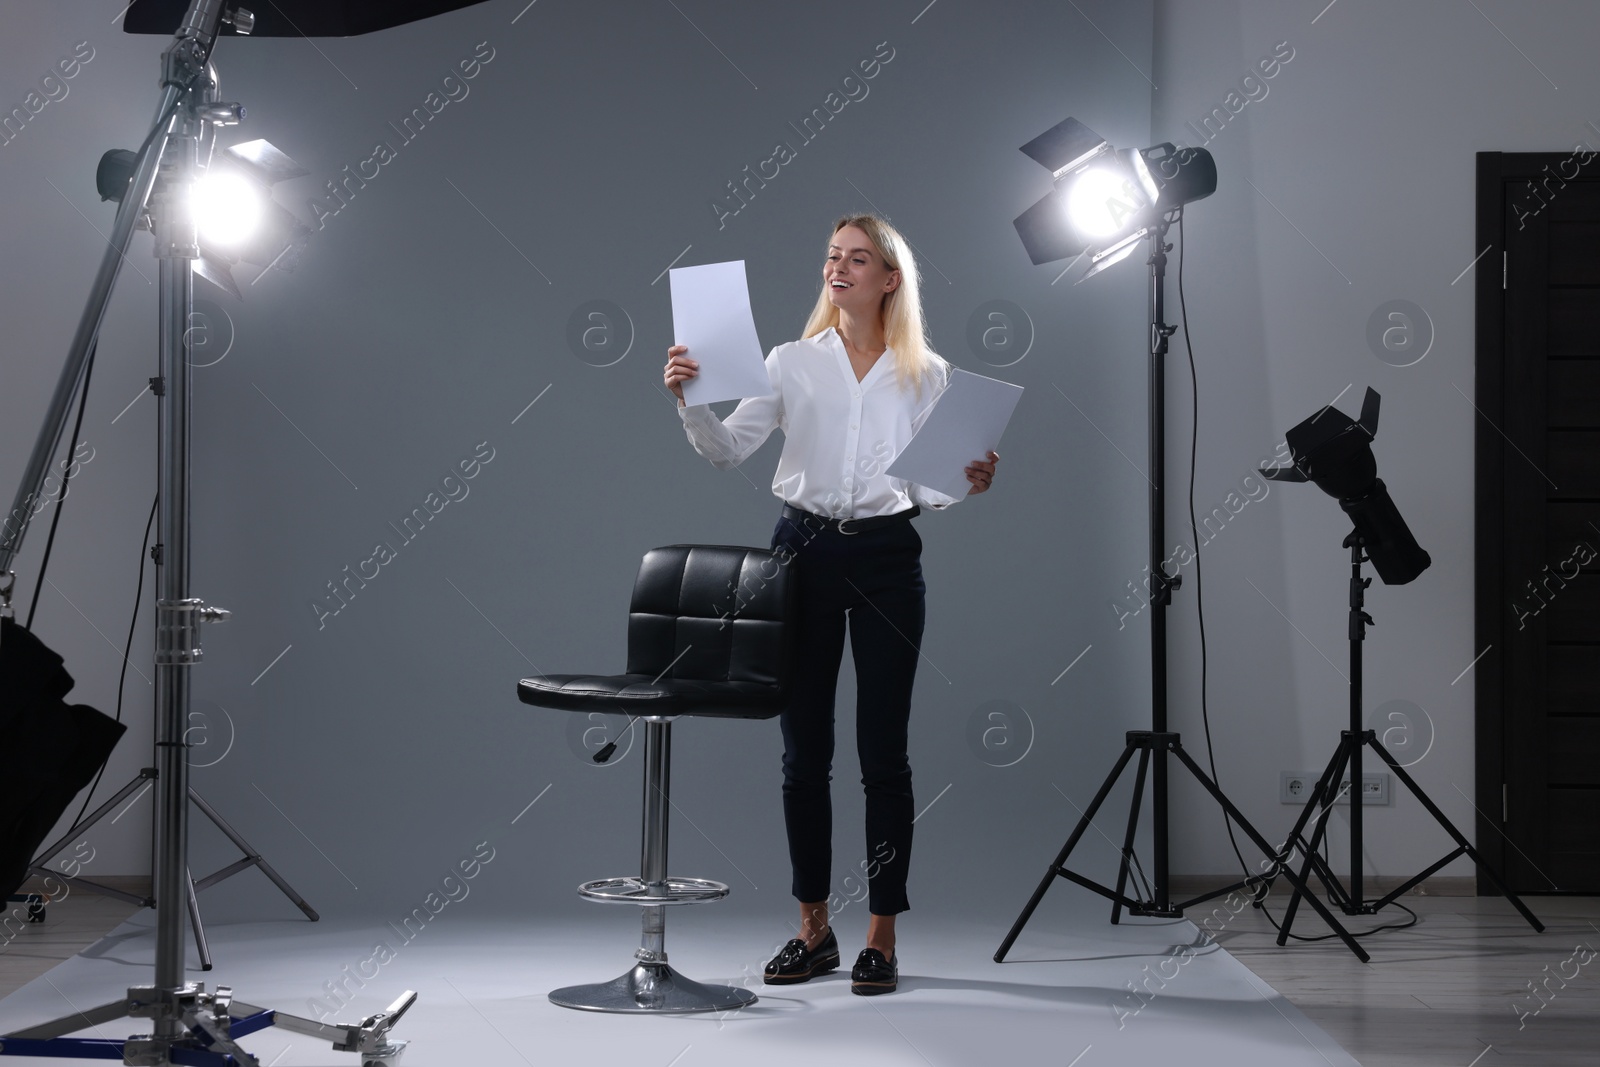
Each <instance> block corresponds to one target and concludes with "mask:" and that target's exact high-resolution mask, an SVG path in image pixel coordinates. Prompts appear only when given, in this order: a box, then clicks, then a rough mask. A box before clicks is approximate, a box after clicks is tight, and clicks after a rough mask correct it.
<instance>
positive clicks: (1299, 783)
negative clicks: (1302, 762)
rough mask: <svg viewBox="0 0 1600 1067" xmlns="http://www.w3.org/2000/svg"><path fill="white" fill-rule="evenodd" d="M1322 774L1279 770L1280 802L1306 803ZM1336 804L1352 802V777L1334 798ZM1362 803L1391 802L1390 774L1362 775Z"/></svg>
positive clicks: (1364, 804) (1347, 779)
mask: <svg viewBox="0 0 1600 1067" xmlns="http://www.w3.org/2000/svg"><path fill="white" fill-rule="evenodd" d="M1321 777H1322V776H1321V775H1320V774H1313V773H1312V772H1310V771H1279V772H1278V802H1279V803H1281V804H1304V803H1305V802H1306V801H1308V800H1310V799H1311V791H1312V790H1313V789H1315V788H1316V787H1317V780H1318V779H1319V778H1321ZM1334 803H1335V804H1349V803H1350V779H1349V778H1346V779H1345V780H1344V781H1343V782H1342V783H1341V787H1340V789H1339V793H1338V796H1337V797H1335V798H1334ZM1361 803H1362V805H1363V806H1367V805H1386V804H1388V803H1389V776H1388V775H1387V774H1363V775H1362V776H1361Z"/></svg>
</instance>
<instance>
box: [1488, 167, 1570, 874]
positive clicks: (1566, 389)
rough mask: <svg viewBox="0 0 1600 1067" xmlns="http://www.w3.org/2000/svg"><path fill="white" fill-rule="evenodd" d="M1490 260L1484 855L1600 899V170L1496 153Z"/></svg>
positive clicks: (1509, 869)
mask: <svg viewBox="0 0 1600 1067" xmlns="http://www.w3.org/2000/svg"><path fill="white" fill-rule="evenodd" d="M1477 247H1478V248H1479V249H1480V250H1482V249H1484V248H1486V247H1487V248H1488V254H1486V255H1485V256H1484V257H1483V258H1482V259H1481V260H1480V261H1479V263H1478V278H1477V364H1478V365H1477V395H1476V397H1475V403H1476V405H1477V407H1478V409H1479V418H1478V428H1477V497H1478V499H1477V516H1476V526H1477V531H1476V533H1477V634H1478V645H1477V650H1476V651H1478V652H1481V653H1484V655H1483V658H1482V659H1481V660H1480V661H1479V663H1478V666H1477V668H1476V671H1477V699H1478V715H1477V718H1478V729H1477V742H1478V744H1477V749H1478V756H1477V794H1478V795H1477V806H1478V811H1479V822H1478V840H1477V843H1478V846H1479V848H1480V849H1481V850H1482V852H1483V853H1484V855H1485V857H1486V858H1489V859H1490V861H1491V862H1493V863H1495V864H1496V866H1497V867H1498V869H1500V870H1502V871H1504V872H1505V873H1506V874H1507V875H1508V880H1509V882H1510V885H1511V887H1512V888H1513V889H1514V890H1515V891H1517V892H1524V893H1539V892H1565V893H1595V892H1600V158H1596V156H1595V153H1594V152H1592V151H1589V150H1587V149H1580V150H1575V151H1574V152H1572V153H1570V154H1569V153H1538V154H1515V155H1513V154H1502V153H1488V152H1486V153H1480V154H1479V156H1478V242H1477ZM1480 891H1486V892H1492V890H1491V889H1489V888H1488V887H1486V886H1483V885H1481V884H1480Z"/></svg>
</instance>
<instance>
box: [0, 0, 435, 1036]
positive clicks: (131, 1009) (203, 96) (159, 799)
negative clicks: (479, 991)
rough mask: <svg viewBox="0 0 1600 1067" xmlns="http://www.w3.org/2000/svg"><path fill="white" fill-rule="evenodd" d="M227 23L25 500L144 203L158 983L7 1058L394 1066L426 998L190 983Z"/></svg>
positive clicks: (135, 189)
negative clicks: (208, 286) (400, 1034)
mask: <svg viewBox="0 0 1600 1067" xmlns="http://www.w3.org/2000/svg"><path fill="white" fill-rule="evenodd" d="M222 19H223V12H222V2H221V0H193V3H192V4H191V5H190V8H189V10H188V13H187V15H186V16H185V18H184V21H183V23H182V24H181V26H180V28H179V30H178V33H177V36H176V37H175V38H174V40H173V43H172V45H171V46H170V47H169V48H168V49H167V51H166V52H164V53H163V54H162V86H163V91H162V102H161V106H160V108H159V109H158V110H157V112H156V123H155V128H154V129H153V130H152V132H151V136H150V138H149V140H148V141H147V142H146V145H145V147H144V150H143V152H142V154H141V155H140V156H139V158H138V163H137V167H136V169H135V172H134V175H133V178H132V180H131V181H130V183H129V186H128V188H127V190H126V192H125V193H124V195H123V197H122V201H121V204H120V205H119V207H118V210H117V219H116V223H115V224H114V226H113V228H112V237H111V240H110V242H109V247H108V248H107V250H106V254H105V256H104V258H103V259H102V261H101V265H100V271H99V273H98V274H97V275H96V278H95V283H94V288H93V291H92V293H91V295H90V298H89V303H88V306H87V308H86V309H85V311H84V315H83V318H82V319H81V320H80V322H79V324H78V331H77V334H76V335H75V337H74V339H73V347H72V351H71V353H70V355H69V357H68V362H67V365H66V367H65V368H64V369H63V371H62V376H61V379H60V382H59V383H58V384H57V387H56V392H55V396H54V400H53V403H52V408H51V412H50V415H49V416H48V417H47V421H46V425H45V427H44V429H43V430H42V431H41V433H40V437H39V442H38V444H37V445H36V446H35V450H34V454H33V456H32V458H31V460H30V463H29V467H28V478H29V479H30V480H29V481H25V483H24V485H23V486H22V488H21V489H20V490H19V494H18V501H19V505H20V506H21V507H23V508H26V505H27V504H28V503H29V502H30V501H31V500H32V499H34V498H35V496H36V495H37V493H38V490H39V488H40V486H41V485H42V484H43V475H44V471H45V469H46V468H47V467H48V465H49V462H50V459H51V457H52V456H53V455H54V451H55V448H56V445H57V444H58V443H59V441H60V437H61V429H62V427H63V425H64V424H65V421H66V412H67V409H68V407H69V406H70V403H71V399H72V395H73V394H74V393H75V392H76V384H77V383H78V382H79V381H80V379H81V377H82V371H83V367H84V362H85V359H86V357H87V354H88V352H89V349H90V346H91V345H92V344H93V342H94V339H95V336H96V335H97V333H98V331H99V327H100V323H101V321H102V319H103V317H104V314H105V309H106V304H107V301H108V299H109V296H110V293H111V289H112V286H113V284H114V282H115V281H116V276H117V273H118V270H119V267H120V264H121V261H122V260H123V259H124V258H125V257H126V253H127V248H128V244H129V240H130V238H131V237H132V233H133V229H134V226H135V224H136V223H137V222H139V221H140V219H141V217H142V216H143V215H144V214H145V211H146V208H147V206H148V210H149V215H150V219H151V228H152V232H153V234H154V237H155V254H156V256H157V257H158V258H159V282H158V293H159V295H158V300H159V319H158V337H159V348H160V374H159V376H158V378H157V379H156V382H155V383H154V384H155V393H156V397H157V401H158V403H159V405H160V425H159V432H158V438H159V446H158V452H159V457H158V467H157V469H158V472H159V492H160V507H159V527H158V529H159V536H158V542H159V544H160V545H161V554H160V558H159V561H158V562H159V564H160V574H159V577H158V580H157V602H156V638H155V671H156V677H155V687H156V699H155V706H156V768H155V798H156V804H155V808H156V820H155V829H156V840H155V846H156V849H155V851H156V860H155V878H154V882H155V886H154V889H155V899H156V958H155V981H154V983H153V984H151V985H146V986H135V987H133V988H130V989H129V990H128V991H127V995H126V996H125V997H122V998H120V999H117V1000H114V1001H111V1002H109V1003H106V1004H102V1005H99V1006H97V1007H93V1008H89V1009H87V1010H85V1011H81V1012H74V1013H73V1014H72V1015H70V1016H66V1017H64V1018H61V1019H57V1020H54V1021H52V1022H48V1023H44V1024H41V1025H39V1026H35V1027H31V1028H29V1029H27V1030H24V1031H20V1032H18V1033H14V1034H7V1035H4V1036H0V1055H7V1056H49V1057H67V1056H71V1057H82V1058H94V1059H119V1058H120V1059H122V1061H123V1062H124V1063H129V1064H149V1065H166V1064H178V1063H182V1064H202V1065H216V1067H258V1065H259V1061H258V1060H257V1059H256V1057H254V1056H253V1055H251V1054H250V1053H249V1052H247V1051H245V1050H244V1049H243V1048H241V1047H240V1046H239V1045H238V1044H237V1039H238V1038H240V1037H243V1036H245V1035H246V1034H249V1033H253V1032H254V1031H256V1030H260V1029H263V1028H265V1027H268V1026H277V1027H281V1028H283V1029H287V1030H291V1031H293V1032H295V1033H300V1034H306V1035H310V1036H313V1037H318V1038H323V1039H327V1040H329V1041H331V1042H332V1043H333V1047H334V1048H335V1049H336V1050H339V1051H348V1052H356V1053H359V1054H360V1056H361V1058H362V1063H363V1067H368V1065H388V1064H392V1063H394V1061H395V1060H396V1059H397V1058H398V1057H399V1055H400V1053H401V1052H402V1051H403V1049H404V1047H405V1042H401V1041H391V1040H390V1037H389V1032H390V1029H391V1027H393V1025H394V1024H395V1023H396V1022H398V1021H399V1019H400V1017H401V1016H402V1015H403V1014H404V1013H405V1012H406V1011H407V1010H408V1009H409V1008H410V1006H411V1005H412V1004H413V1003H414V1002H415V1001H416V994H415V993H413V992H411V991H409V990H408V991H406V992H405V993H404V994H402V995H401V996H400V998H399V999H397V1000H396V1001H395V1002H394V1003H393V1004H391V1005H390V1006H389V1008H388V1010H386V1011H383V1012H379V1013H377V1014H375V1015H371V1016H368V1017H367V1018H366V1019H364V1020H363V1021H362V1022H360V1023H355V1024H328V1023H321V1022H317V1021H315V1020H311V1019H305V1018H300V1017H297V1016H291V1015H287V1014H285V1013H281V1012H277V1011H274V1010H271V1009H268V1008H261V1007H256V1006H254V1005H250V1004H245V1003H243V1002H240V1001H236V1000H234V999H233V993H232V990H231V989H228V988H226V987H220V988H218V989H217V991H216V992H215V993H207V992H206V991H205V987H204V986H203V985H199V984H196V983H193V982H188V981H186V980H185V974H184V969H185V944H184V921H185V917H184V913H183V910H182V906H181V905H180V903H179V902H180V901H182V900H185V899H189V893H190V885H191V881H190V878H189V868H188V848H189V799H190V788H189V762H188V753H189V744H188V741H187V739H186V736H185V731H186V730H187V727H188V722H189V715H188V712H189V698H190V690H189V670H190V668H191V667H192V666H193V665H194V664H196V663H197V662H199V660H200V655H201V651H200V647H199V646H200V639H199V623H200V622H201V621H217V620H220V619H221V618H223V617H224V616H225V613H224V612H221V611H220V610H219V609H217V608H212V607H208V606H207V605H206V604H205V603H204V602H203V601H201V600H200V599H199V598H197V597H191V596H190V595H189V563H190V559H189V544H190V536H189V534H190V529H189V526H190V501H189V454H190V438H189V426H190V392H189V386H190V365H189V359H188V344H187V331H188V327H189V323H190V315H191V312H192V310H193V298H194V273H193V272H194V269H195V261H196V260H197V259H198V258H199V256H200V251H199V247H198V235H197V230H196V225H195V220H194V218H193V215H192V212H191V207H190V203H189V191H190V189H191V187H192V185H193V182H194V179H195V175H196V173H197V170H198V165H199V146H200V142H201V140H202V138H203V136H204V134H205V129H206V126H207V124H208V123H214V124H223V125H229V124H232V123H233V122H237V121H238V119H239V118H240V117H242V115H243V108H242V107H240V106H239V105H237V104H221V103H219V102H218V101H217V99H216V92H217V87H216V79H215V75H214V73H213V72H212V70H211V68H210V53H211V48H212V46H213V44H214V43H215V41H216V37H217V33H218V29H219V24H220V23H221V21H222ZM229 19H230V21H231V22H232V23H233V25H234V26H235V28H236V29H237V30H239V31H240V32H248V31H249V29H250V28H251V25H252V24H253V21H254V19H253V16H251V15H249V13H248V12H242V11H235V12H234V13H232V14H231V15H230V16H229ZM158 177H159V178H160V179H161V182H160V184H159V185H158V183H157V179H158ZM27 513H28V512H27V511H26V510H21V511H13V514H22V515H26V514H27ZM19 541H20V531H16V532H14V533H13V535H12V536H11V537H10V538H9V539H8V540H7V541H5V542H4V543H0V575H3V574H6V573H8V572H9V564H10V562H11V559H12V557H13V556H14V555H15V552H16V549H17V545H18V542H19ZM247 851H249V850H248V849H247ZM219 873H220V872H219ZM214 879H215V876H213V880H214ZM125 1017H133V1018H142V1019H150V1020H151V1021H152V1023H153V1026H152V1032H151V1033H149V1034H143V1035H138V1036H135V1037H130V1038H128V1039H127V1040H125V1041H107V1040H102V1039H84V1038H69V1037H66V1036H64V1035H67V1034H71V1033H74V1032H76V1031H79V1030H82V1029H85V1028H86V1027H90V1026H98V1025H100V1024H103V1023H108V1022H111V1021H112V1020H115V1019H120V1018H125Z"/></svg>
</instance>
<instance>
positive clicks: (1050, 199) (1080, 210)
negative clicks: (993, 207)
mask: <svg viewBox="0 0 1600 1067" xmlns="http://www.w3.org/2000/svg"><path fill="white" fill-rule="evenodd" d="M1022 151H1023V152H1024V153H1025V154H1026V155H1027V156H1028V158H1030V159H1032V160H1033V161H1034V162H1036V163H1038V164H1039V165H1040V166H1042V167H1045V168H1046V169H1047V170H1049V171H1050V173H1051V175H1052V176H1053V177H1054V179H1055V187H1054V188H1053V189H1051V190H1050V192H1049V194H1048V195H1046V196H1045V197H1044V198H1043V199H1041V200H1040V201H1039V202H1038V203H1036V204H1034V205H1033V206H1032V207H1030V208H1029V209H1028V210H1027V211H1024V212H1023V213H1022V214H1021V215H1019V216H1018V217H1017V219H1016V221H1015V226H1016V228H1017V235H1018V236H1019V237H1021V238H1022V244H1023V247H1024V248H1026V249H1027V251H1028V258H1029V259H1031V260H1032V261H1033V262H1034V263H1035V264H1040V263H1051V262H1054V261H1055V260H1059V259H1068V258H1071V257H1074V256H1080V255H1083V254H1084V253H1086V252H1087V253H1089V255H1090V269H1089V271H1088V272H1087V273H1085V274H1084V276H1083V278H1080V279H1078V280H1079V281H1082V280H1083V279H1084V278H1089V277H1092V276H1093V275H1095V274H1098V273H1100V271H1102V270H1105V269H1106V268H1107V267H1110V266H1111V265H1112V264H1113V263H1117V262H1120V261H1121V260H1122V259H1124V258H1125V257H1126V256H1128V255H1129V254H1130V253H1132V251H1133V249H1134V248H1135V247H1136V246H1137V244H1138V242H1139V239H1140V238H1142V237H1145V236H1146V235H1147V234H1148V233H1149V232H1150V230H1151V228H1152V227H1153V226H1155V225H1156V224H1157V223H1159V221H1160V220H1161V218H1162V217H1163V216H1164V215H1166V214H1167V212H1169V211H1172V210H1173V209H1175V208H1180V207H1182V206H1183V205H1185V204H1188V203H1191V202H1193V201H1195V200H1199V199H1202V198H1203V197H1207V196H1210V195H1211V194H1212V193H1213V192H1215V191H1216V188H1217V165H1216V161H1215V160H1213V159H1212V158H1211V153H1210V152H1207V151H1206V150H1205V149H1203V148H1178V147H1176V146H1175V145H1173V144H1171V143H1170V142H1163V143H1161V144H1158V145H1153V146H1151V147H1150V148H1142V149H1131V148H1125V149H1121V150H1117V149H1114V148H1112V146H1111V143H1110V142H1109V141H1107V140H1106V139H1105V138H1103V137H1101V136H1100V135H1099V134H1097V133H1095V132H1094V131H1093V130H1091V129H1089V128H1088V127H1087V126H1085V125H1084V124H1083V123H1081V122H1079V121H1078V120H1077V119H1073V118H1069V119H1065V120H1063V121H1062V122H1060V123H1058V124H1056V125H1055V126H1053V127H1051V128H1050V129H1049V130H1046V131H1045V132H1044V133H1042V134H1040V135H1039V136H1038V137H1035V138H1034V139H1033V140H1031V141H1029V142H1028V143H1027V144H1025V145H1023V146H1022Z"/></svg>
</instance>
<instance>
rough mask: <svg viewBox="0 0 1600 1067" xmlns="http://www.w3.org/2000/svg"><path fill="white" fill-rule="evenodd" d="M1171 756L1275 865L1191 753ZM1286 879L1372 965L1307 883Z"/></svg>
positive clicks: (1288, 872) (1286, 872)
mask: <svg viewBox="0 0 1600 1067" xmlns="http://www.w3.org/2000/svg"><path fill="white" fill-rule="evenodd" d="M1172 752H1173V754H1174V755H1175V756H1177V757H1178V759H1179V760H1181V761H1182V762H1183V765H1184V766H1185V767H1187V768H1188V769H1189V773H1190V774H1192V775H1194V777H1195V780H1196V781H1198V782H1199V783H1200V784H1201V785H1202V786H1204V787H1205V790H1206V792H1208V793H1210V794H1211V796H1212V798H1213V799H1214V800H1216V802H1217V803H1218V804H1221V805H1222V810H1223V811H1226V812H1227V813H1228V815H1229V816H1230V817H1231V818H1232V819H1233V821H1234V822H1235V823H1237V824H1238V825H1239V829H1241V830H1243V831H1244V832H1245V835H1246V836H1247V837H1249V838H1250V840H1251V841H1253V842H1255V846H1256V847H1257V848H1259V849H1260V850H1261V853H1262V855H1264V856H1267V857H1268V858H1270V859H1273V860H1274V861H1276V859H1277V853H1276V852H1274V851H1273V849H1272V846H1271V845H1269V844H1268V843H1267V839H1266V838H1264V837H1262V836H1261V834H1260V833H1259V832H1258V831H1257V830H1256V828H1255V827H1254V826H1252V825H1251V824H1250V820H1249V819H1246V818H1245V817H1244V812H1242V811H1240V810H1239V809H1238V808H1236V807H1234V806H1233V801H1231V800H1229V799H1228V797H1227V794H1225V793H1223V791H1222V790H1221V789H1218V788H1217V783H1216V782H1213V781H1212V780H1211V779H1210V778H1209V777H1207V776H1206V772H1205V771H1203V770H1201V769H1200V765H1199V764H1198V763H1196V762H1195V761H1194V760H1193V759H1191V758H1190V756H1189V753H1187V752H1185V751H1184V750H1183V746H1182V745H1180V744H1177V743H1174V744H1173V746H1172ZM1283 876H1284V877H1285V878H1287V879H1289V881H1290V883H1291V884H1293V885H1294V887H1295V890H1296V891H1297V892H1298V893H1299V894H1301V895H1303V896H1304V897H1305V898H1306V900H1307V902H1309V903H1310V904H1311V906H1312V908H1314V909H1315V910H1316V913H1317V914H1318V915H1319V916H1321V917H1322V921H1323V922H1325V923H1327V924H1328V926H1329V927H1330V928H1332V930H1333V932H1334V933H1335V934H1336V935H1338V937H1339V940H1341V941H1343V942H1344V943H1345V946H1346V947H1347V948H1349V949H1350V951H1351V952H1354V953H1355V954H1356V958H1357V959H1359V960H1360V961H1361V962H1362V963H1368V962H1370V961H1371V959H1372V957H1371V956H1369V955H1368V954H1367V950H1366V949H1364V948H1362V947H1361V945H1360V944H1359V943H1357V941H1356V939H1355V938H1353V937H1351V936H1350V931H1348V930H1346V929H1345V928H1344V925H1343V924H1342V923H1340V922H1339V920H1338V919H1336V918H1334V916H1333V913H1332V912H1331V911H1329V910H1328V909H1327V908H1326V907H1324V906H1323V903H1322V901H1321V900H1319V899H1318V898H1317V895H1316V894H1315V893H1312V892H1310V891H1309V890H1308V889H1307V888H1306V883H1305V881H1304V880H1303V879H1301V877H1300V876H1299V875H1298V874H1295V873H1294V871H1293V870H1292V869H1291V868H1289V867H1288V866H1284V867H1283Z"/></svg>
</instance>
